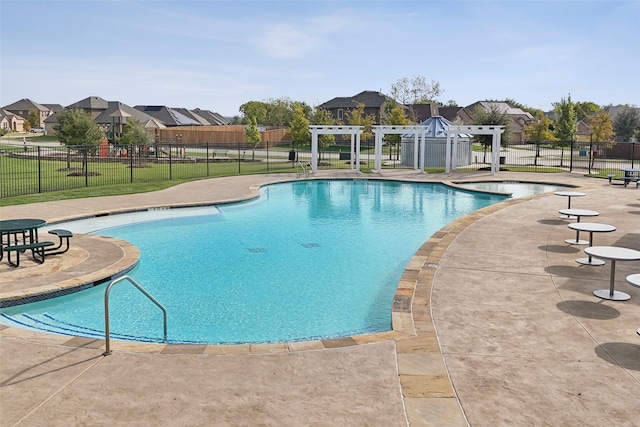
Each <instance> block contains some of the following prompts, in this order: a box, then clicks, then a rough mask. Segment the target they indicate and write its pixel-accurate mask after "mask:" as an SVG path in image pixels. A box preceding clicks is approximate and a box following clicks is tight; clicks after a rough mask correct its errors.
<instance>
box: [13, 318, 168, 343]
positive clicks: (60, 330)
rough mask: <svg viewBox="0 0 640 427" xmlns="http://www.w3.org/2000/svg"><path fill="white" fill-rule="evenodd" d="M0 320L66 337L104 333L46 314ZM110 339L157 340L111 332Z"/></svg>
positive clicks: (94, 335) (101, 334)
mask: <svg viewBox="0 0 640 427" xmlns="http://www.w3.org/2000/svg"><path fill="white" fill-rule="evenodd" d="M1 317H2V319H3V320H5V321H8V322H4V323H6V324H9V325H15V326H17V327H21V328H27V329H33V330H37V331H41V332H47V333H53V334H60V335H68V336H81V337H87V338H104V331H101V330H97V329H93V328H87V327H84V326H80V325H74V324H71V323H67V322H63V321H60V320H58V319H55V318H54V317H52V316H50V315H48V314H41V315H38V316H32V315H26V314H16V315H11V316H10V315H7V314H2V316H1ZM111 338H113V339H119V340H128V341H140V342H156V341H157V340H155V339H152V338H148V337H140V336H135V335H127V334H118V333H113V332H111Z"/></svg>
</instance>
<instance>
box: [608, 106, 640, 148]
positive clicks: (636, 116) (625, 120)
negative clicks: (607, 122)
mask: <svg viewBox="0 0 640 427" xmlns="http://www.w3.org/2000/svg"><path fill="white" fill-rule="evenodd" d="M613 129H614V131H615V133H616V135H617V136H618V138H619V140H621V141H630V140H631V137H632V136H633V135H634V134H635V133H637V132H638V131H640V113H639V112H638V109H637V108H634V107H631V106H629V105H625V106H624V107H623V108H622V109H621V110H620V112H619V113H618V114H617V115H616V118H615V119H614V120H613ZM636 139H637V138H636Z"/></svg>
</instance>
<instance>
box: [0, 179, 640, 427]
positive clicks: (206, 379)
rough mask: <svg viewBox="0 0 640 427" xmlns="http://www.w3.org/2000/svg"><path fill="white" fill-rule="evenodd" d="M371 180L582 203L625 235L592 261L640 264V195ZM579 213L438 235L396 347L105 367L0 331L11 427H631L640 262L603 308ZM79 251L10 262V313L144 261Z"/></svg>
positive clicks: (405, 287)
mask: <svg viewBox="0 0 640 427" xmlns="http://www.w3.org/2000/svg"><path fill="white" fill-rule="evenodd" d="M318 177H321V178H323V177H327V178H328V177H333V178H340V177H344V178H353V177H354V175H353V174H351V173H349V172H341V173H333V172H332V173H329V172H327V173H325V172H322V173H320V174H318ZM359 177H364V178H389V179H402V180H411V181H433V182H438V181H457V180H462V181H483V180H508V181H530V182H546V183H558V184H571V185H575V186H578V187H581V188H580V190H581V191H584V192H585V193H587V196H586V197H582V198H579V199H575V200H573V203H572V205H573V206H572V207H576V208H585V209H593V210H597V211H599V212H600V216H598V217H596V218H595V219H593V221H592V222H602V223H608V224H613V225H615V226H616V227H617V230H616V231H615V232H613V233H602V234H596V235H595V237H594V240H595V242H596V244H597V245H608V244H611V245H617V246H625V247H629V248H634V249H638V250H640V191H639V190H637V189H636V188H635V187H631V186H630V187H626V188H625V187H622V186H609V185H608V183H607V182H606V180H595V179H588V178H584V177H582V176H580V175H576V174H544V175H543V174H520V173H513V172H499V173H497V174H495V175H490V174H489V173H482V172H477V173H454V174H447V175H445V174H442V175H427V174H417V173H415V172H414V171H393V172H385V173H383V174H381V175H377V174H371V175H369V174H367V175H360V176H359ZM290 179H292V177H291V176H287V175H256V176H241V177H229V178H217V179H212V180H203V181H196V182H192V183H188V184H182V185H179V186H176V187H172V188H170V189H166V190H162V191H158V192H154V193H144V194H136V195H127V196H113V197H103V198H95V199H83V200H63V201H56V202H49V203H44V204H37V205H18V206H11V207H3V208H0V217H1V218H2V219H5V218H18V217H34V216H37V217H43V218H45V219H47V220H48V221H50V222H52V221H58V220H62V219H65V218H71V217H78V216H89V215H96V214H100V213H104V212H113V211H127V210H131V209H137V208H143V207H159V206H163V205H171V206H177V205H185V206H186V205H194V204H210V203H222V202H228V201H234V200H240V199H244V198H247V197H250V196H251V195H255V194H256V193H255V191H256V188H257V186H258V185H260V184H264V183H268V182H277V181H281V180H290ZM566 202H567V201H566V198H561V197H557V196H553V195H550V196H549V195H545V196H533V197H528V198H525V199H518V200H512V201H509V202H505V203H502V204H499V205H494V206H490V207H488V208H485V209H482V210H480V211H478V212H475V213H472V214H470V215H467V216H465V217H463V218H461V219H460V220H458V221H454V222H453V223H451V224H449V225H448V226H446V227H444V228H443V229H441V230H440V231H439V232H438V233H436V234H435V235H434V236H433V237H432V238H431V239H429V241H427V242H426V243H425V244H424V245H423V247H422V248H420V250H418V252H417V253H416V255H415V256H414V258H413V259H412V260H411V261H410V262H409V264H408V265H407V269H406V271H405V274H404V275H403V277H402V279H401V281H400V284H399V287H398V293H397V294H396V297H397V298H396V301H395V302H396V303H398V305H400V307H394V329H396V330H397V331H402V332H390V333H387V334H381V336H379V337H366V338H363V337H353V338H348V339H341V340H327V341H326V342H309V343H298V344H294V343H291V344H288V345H287V344H279V345H278V344H275V345H264V346H224V348H222V347H220V346H159V345H147V346H146V347H147V348H146V349H140V348H139V347H136V346H134V345H132V346H129V345H127V344H126V343H122V342H112V348H113V349H114V352H113V353H112V355H110V356H106V357H104V356H102V352H103V351H104V340H90V339H84V338H73V337H61V336H56V335H48V334H43V333H33V332H29V331H25V330H19V329H16V328H12V327H4V328H3V329H2V330H0V384H1V385H2V387H1V388H0V425H2V426H5V425H7V426H9V425H69V424H81V425H95V424H98V425H100V424H109V425H131V424H135V425H145V424H146V425H229V426H232V425H371V426H374V425H375V426H378V425H379V426H393V425H398V426H401V425H406V424H407V423H408V424H410V425H412V426H420V425H434V426H458V425H460V426H464V425H467V423H468V424H470V425H472V426H483V425H487V426H488V425H492V426H493V425H576V426H578V425H579V426H589V425H593V426H601V425H616V426H624V425H630V426H631V425H636V420H638V419H640V405H639V404H638V396H640V336H638V335H637V334H636V332H635V331H636V329H637V328H638V327H640V307H639V306H640V289H638V288H634V287H631V286H628V285H626V284H625V282H624V277H625V276H626V275H627V274H632V273H637V272H640V262H635V261H634V262H618V263H617V266H616V267H617V268H616V289H618V290H622V291H624V292H626V293H628V294H630V295H631V297H632V298H631V300H629V301H625V302H614V301H604V300H601V299H599V298H597V297H595V296H593V295H592V293H591V292H592V291H593V290H594V289H599V288H606V287H607V285H608V278H609V263H608V262H607V265H606V266H604V267H593V266H582V265H579V264H577V263H576V262H575V258H577V257H579V256H581V254H582V249H583V248H584V247H583V246H570V245H567V244H565V243H564V239H566V238H567V237H571V236H572V235H573V232H572V231H571V230H570V229H568V227H567V224H568V223H569V221H566V220H560V219H559V218H558V212H557V211H558V209H562V208H565V207H566ZM34 212H39V213H40V214H38V215H35V214H34ZM76 238H77V239H76ZM72 245H74V248H73V251H70V252H69V253H68V254H65V255H62V256H59V257H51V258H49V259H47V261H46V262H45V264H43V265H41V266H40V265H38V266H36V265H34V264H33V263H30V262H28V261H27V259H26V258H25V260H24V261H23V262H21V267H20V268H19V269H10V268H9V267H8V266H7V265H6V262H5V261H4V260H3V262H2V263H0V297H2V296H4V295H7V294H8V293H15V292H20V291H24V292H28V290H29V289H32V288H33V287H38V286H42V285H43V283H45V284H46V283H47V282H50V281H52V280H54V279H53V275H56V274H58V275H60V274H65V271H69V269H72V268H73V267H74V266H78V265H82V267H79V268H78V271H79V270H82V271H83V272H84V273H87V271H85V270H88V269H89V267H90V268H92V269H104V268H111V267H112V266H113V265H114V264H116V263H119V262H120V263H122V262H124V263H126V262H129V261H130V257H129V255H132V254H131V252H128V251H129V250H131V251H133V252H135V248H133V249H131V248H129V249H127V248H126V245H125V247H124V248H123V246H122V245H121V244H120V243H118V242H104V241H102V240H99V241H95V239H93V240H92V239H91V238H89V237H87V236H76V237H74V238H73V239H72ZM92 245H98V246H99V247H95V246H92ZM105 245H106V246H105ZM110 245H115V246H116V248H114V247H113V246H110ZM118 247H119V248H121V251H120V252H119V251H118V249H117V248H118ZM107 248H111V249H107ZM74 252H75V253H74ZM97 253H99V254H100V255H102V256H97V255H96V254H97ZM108 254H111V257H110V256H108ZM66 255H69V256H66ZM133 255H135V253H134V254H133ZM133 255H132V256H133ZM127 260H129V261H127ZM23 264H24V265H23ZM23 267H24V268H23ZM85 267H87V268H85ZM37 269H40V271H37V272H36V271H35V270H37ZM46 269H48V270H46ZM29 271H31V273H29ZM74 274H75V275H79V274H77V272H76V273H74ZM72 275H73V274H72ZM72 279H73V278H72V277H69V278H62V279H61V280H72ZM42 280H44V282H42ZM55 280H57V279H55ZM407 295H409V296H410V295H413V298H412V300H411V306H410V308H409V307H406V306H405V307H403V306H402V305H403V302H405V301H406V300H403V299H402V298H399V297H402V296H407ZM404 313H406V314H407V315H403V314H404ZM0 328H2V327H1V326H0ZM142 350H146V351H142ZM216 353H223V354H216Z"/></svg>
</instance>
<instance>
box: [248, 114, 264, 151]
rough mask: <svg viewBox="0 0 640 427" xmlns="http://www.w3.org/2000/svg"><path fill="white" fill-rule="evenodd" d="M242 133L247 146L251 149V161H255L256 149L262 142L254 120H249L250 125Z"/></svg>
mask: <svg viewBox="0 0 640 427" xmlns="http://www.w3.org/2000/svg"><path fill="white" fill-rule="evenodd" d="M244 131H245V133H246V135H247V144H249V147H251V161H255V160H256V148H257V147H258V145H260V142H261V141H262V135H260V131H259V130H258V123H257V122H256V119H255V118H252V119H251V123H250V124H249V125H248V126H246V127H245V128H244Z"/></svg>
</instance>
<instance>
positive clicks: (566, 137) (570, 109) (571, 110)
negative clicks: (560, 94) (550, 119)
mask: <svg viewBox="0 0 640 427" xmlns="http://www.w3.org/2000/svg"><path fill="white" fill-rule="evenodd" d="M553 106H554V109H553V111H555V112H556V113H557V114H558V118H557V119H556V122H555V123H554V126H553V128H554V129H553V133H554V134H555V135H556V138H558V139H559V140H560V141H561V143H562V142H567V141H568V142H573V141H574V138H575V136H576V132H577V131H578V116H577V114H576V111H575V106H574V104H573V102H571V95H569V96H568V97H567V98H566V99H565V98H562V99H561V100H560V102H556V103H554V104H553Z"/></svg>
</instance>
